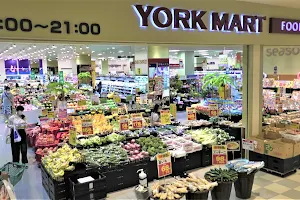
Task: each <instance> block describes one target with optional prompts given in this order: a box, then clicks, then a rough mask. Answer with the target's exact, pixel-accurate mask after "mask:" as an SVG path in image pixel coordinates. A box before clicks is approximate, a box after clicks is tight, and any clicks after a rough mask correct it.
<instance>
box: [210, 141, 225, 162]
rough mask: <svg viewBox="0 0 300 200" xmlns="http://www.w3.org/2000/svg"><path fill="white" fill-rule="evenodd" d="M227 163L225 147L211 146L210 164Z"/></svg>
mask: <svg viewBox="0 0 300 200" xmlns="http://www.w3.org/2000/svg"><path fill="white" fill-rule="evenodd" d="M226 163H227V145H213V146H212V164H213V165H225V164H226Z"/></svg>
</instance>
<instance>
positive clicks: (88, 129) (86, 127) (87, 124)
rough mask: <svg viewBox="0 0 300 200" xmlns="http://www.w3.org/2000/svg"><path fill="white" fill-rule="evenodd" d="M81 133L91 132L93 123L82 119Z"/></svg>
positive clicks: (89, 133)
mask: <svg viewBox="0 0 300 200" xmlns="http://www.w3.org/2000/svg"><path fill="white" fill-rule="evenodd" d="M82 134H83V135H91V134H93V123H92V121H91V120H82Z"/></svg>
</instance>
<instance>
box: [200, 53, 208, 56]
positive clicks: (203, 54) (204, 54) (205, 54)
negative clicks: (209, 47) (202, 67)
mask: <svg viewBox="0 0 300 200" xmlns="http://www.w3.org/2000/svg"><path fill="white" fill-rule="evenodd" d="M200 55H202V56H209V53H200Z"/></svg>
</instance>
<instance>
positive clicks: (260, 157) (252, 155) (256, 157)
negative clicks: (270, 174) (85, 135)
mask: <svg viewBox="0 0 300 200" xmlns="http://www.w3.org/2000/svg"><path fill="white" fill-rule="evenodd" d="M268 157H269V156H268V155H265V154H260V153H257V152H254V151H249V160H250V161H264V162H265V168H269V160H268Z"/></svg>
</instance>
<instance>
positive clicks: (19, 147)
mask: <svg viewBox="0 0 300 200" xmlns="http://www.w3.org/2000/svg"><path fill="white" fill-rule="evenodd" d="M16 111H17V113H16V114H15V115H12V116H11V117H10V118H9V120H8V125H7V126H8V127H9V128H11V133H10V142H11V152H12V158H13V162H20V153H21V154H22V163H23V164H26V163H28V159H27V139H26V132H25V128H26V125H27V123H26V120H25V115H24V114H23V112H24V107H23V106H18V107H17V108H16ZM15 129H16V130H17V131H18V133H19V135H20V137H21V141H20V142H15V141H14V130H15Z"/></svg>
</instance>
